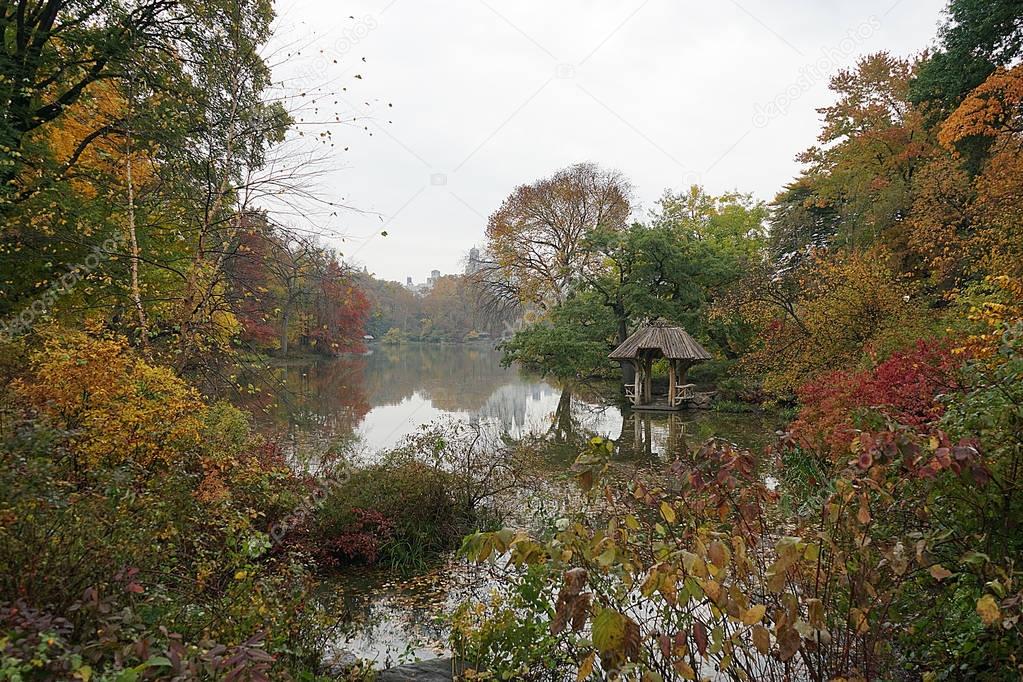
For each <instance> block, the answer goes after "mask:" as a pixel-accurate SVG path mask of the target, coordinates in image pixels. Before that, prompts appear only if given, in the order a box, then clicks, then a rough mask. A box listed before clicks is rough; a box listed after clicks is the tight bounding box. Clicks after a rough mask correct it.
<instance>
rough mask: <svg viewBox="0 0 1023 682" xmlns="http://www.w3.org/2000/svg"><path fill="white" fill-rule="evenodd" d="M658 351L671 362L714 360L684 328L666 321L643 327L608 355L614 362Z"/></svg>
mask: <svg viewBox="0 0 1023 682" xmlns="http://www.w3.org/2000/svg"><path fill="white" fill-rule="evenodd" d="M651 350H657V351H660V352H661V355H662V356H663V357H665V358H667V359H669V360H688V361H689V362H701V361H703V360H712V359H713V357H712V356H711V354H710V353H708V352H707V350H706V349H705V348H704V347H703V346H701V345H700V344H699V343H697V341H696V339H694V338H693V337H692V336H690V335H689V333H688V332H687V331H686V330H685V329H683V328H682V327H674V326H672V325H671V324H670V323H668V322H665V321H664V320H655V321H654V322H650V323H648V324H645V325H643V326H642V327H640V328H639V329H638V330H636V333H634V334H633V335H632V336H630V337H629V338H627V339H625V341H624V342H623V343H622V345H620V346H618V347H617V348H615V349H614V350H613V351H611V354H610V355H608V357H609V358H611V359H612V360H635V359H638V358H639V357H640V356H641V355H642V354H643V351H651Z"/></svg>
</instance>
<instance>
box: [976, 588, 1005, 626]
mask: <svg viewBox="0 0 1023 682" xmlns="http://www.w3.org/2000/svg"><path fill="white" fill-rule="evenodd" d="M977 615H978V616H980V620H981V621H982V622H983V623H984V625H994V624H995V623H997V622H999V621H1001V620H1002V612H1001V610H1000V609H999V608H998V602H996V601H995V598H994V597H992V596H991V595H990V594H985V595H984V596H983V597H981V598H980V599H978V600H977Z"/></svg>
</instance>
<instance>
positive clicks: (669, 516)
mask: <svg viewBox="0 0 1023 682" xmlns="http://www.w3.org/2000/svg"><path fill="white" fill-rule="evenodd" d="M661 516H663V517H664V520H665V521H667V522H668V523H675V519H676V516H675V510H674V508H672V506H671V505H670V504H668V503H667V502H661Z"/></svg>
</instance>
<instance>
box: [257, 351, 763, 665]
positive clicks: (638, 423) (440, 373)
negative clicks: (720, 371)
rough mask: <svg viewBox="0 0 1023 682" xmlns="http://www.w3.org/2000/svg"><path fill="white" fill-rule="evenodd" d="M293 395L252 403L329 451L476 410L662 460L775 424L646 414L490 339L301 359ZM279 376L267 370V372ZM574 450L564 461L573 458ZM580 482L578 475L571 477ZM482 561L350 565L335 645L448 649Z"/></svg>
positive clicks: (418, 651) (750, 442)
mask: <svg viewBox="0 0 1023 682" xmlns="http://www.w3.org/2000/svg"><path fill="white" fill-rule="evenodd" d="M270 373H271V376H272V380H273V381H276V382H277V383H278V384H279V388H283V389H284V390H283V391H280V390H279V391H278V393H279V394H281V395H282V396H283V397H282V398H279V399H274V400H272V401H269V400H268V401H266V402H259V400H254V401H253V402H252V403H251V404H250V405H249V407H250V408H251V409H253V410H254V411H255V412H256V413H257V414H259V415H260V420H261V421H262V422H263V425H264V426H265V427H267V428H269V429H272V430H273V431H274V432H276V433H280V434H284V437H285V438H286V439H287V442H288V444H289V445H290V447H291V449H292V450H293V451H294V452H302V453H313V454H312V456H311V457H309V458H308V460H305V461H306V463H307V464H310V465H313V464H315V461H316V459H317V453H322V452H325V451H326V450H327V449H329V448H337V447H338V445H339V444H342V445H343V446H344V447H345V448H346V449H354V450H355V451H357V452H360V453H362V455H363V456H364V457H365V458H367V459H373V458H375V457H376V456H378V455H379V453H380V452H381V451H385V450H387V449H389V448H392V447H394V446H396V445H398V444H400V443H401V442H402V440H403V439H404V438H406V437H407V436H408V435H410V434H412V433H414V432H415V431H416V430H417V429H419V428H421V427H423V426H424V425H426V424H430V423H431V422H435V421H438V420H445V419H458V420H467V421H470V422H474V423H479V424H481V425H483V426H484V427H485V428H487V429H488V430H492V431H493V432H495V433H504V434H507V435H509V436H511V437H513V438H522V437H524V436H541V437H542V436H547V435H549V436H550V437H551V439H552V440H559V441H565V440H568V441H570V440H572V438H571V437H572V436H578V435H585V436H590V435H601V436H604V437H608V438H612V439H615V440H616V441H618V442H619V451H618V452H617V453H616V457H620V458H623V459H640V460H647V461H649V462H650V463H651V464H653V465H655V466H656V465H657V463H658V462H660V461H664V460H669V461H670V460H671V459H673V458H674V455H675V452H676V451H678V450H679V449H680V448H685V447H687V446H693V445H697V444H699V443H700V442H702V441H703V440H705V439H706V438H708V437H710V436H720V437H723V438H727V439H729V440H731V441H733V442H736V443H739V444H740V445H745V446H748V447H759V446H761V445H763V444H765V443H766V442H767V441H768V440H769V438H770V434H771V433H772V429H771V428H770V426H769V425H768V424H767V423H766V422H765V421H764V420H763V419H761V418H759V417H757V416H751V415H726V414H718V413H715V412H711V411H689V412H681V413H676V414H662V415H654V416H647V415H636V414H634V413H631V412H630V411H628V410H624V411H623V410H622V409H621V408H620V407H619V405H618V397H617V395H615V391H616V387H613V386H611V387H603V388H597V389H594V388H578V387H576V388H575V389H574V390H572V391H568V390H566V389H565V388H564V387H562V386H559V385H557V384H555V383H554V382H551V381H547V380H544V379H543V378H541V377H538V376H535V375H531V374H529V373H526V372H523V371H521V370H519V369H517V368H514V367H513V368H504V367H502V366H501V363H500V353H499V352H497V351H495V350H493V349H492V348H489V347H486V346H475V345H474V346H468V345H467V346H434V345H406V346H400V347H394V346H374V347H373V348H372V350H371V352H370V353H368V354H366V355H359V356H346V357H342V358H333V359H322V360H309V361H296V362H292V363H289V364H286V365H283V366H277V367H274V368H272V369H271V370H270ZM263 378H264V380H265V379H266V378H267V377H266V373H264V376H263ZM571 456H572V453H568V454H566V455H562V457H563V459H562V460H560V461H559V462H552V463H554V464H561V465H562V466H555V467H554V468H555V469H561V470H563V469H567V464H569V463H570V462H571ZM548 485H549V488H550V491H544V490H537V491H530V493H533V494H534V497H536V498H538V499H542V498H543V497H544V496H545V495H548V496H549V495H559V493H558V492H557V491H561V493H564V491H565V490H566V485H567V484H566V482H565V481H564V480H560V479H557V480H551V481H550V482H549V483H545V484H540V485H539V486H538V487H548ZM569 487H570V486H569ZM480 571H481V569H479V568H475V567H468V566H466V565H465V564H464V563H461V562H459V561H458V560H456V559H454V558H450V559H449V560H447V561H445V562H442V563H441V564H439V565H438V566H436V567H435V568H434V569H432V570H430V571H429V572H427V573H424V574H422V575H419V576H415V577H413V578H411V579H399V578H397V577H396V576H394V575H393V574H391V573H389V572H388V571H386V570H382V569H365V570H358V571H350V572H348V574H347V575H346V576H345V577H344V578H343V579H339V580H337V581H336V582H334V583H332V584H330V585H328V586H327V589H326V590H325V595H324V596H325V599H326V601H327V603H329V604H330V607H329V608H330V610H331V611H332V612H336V613H337V614H338V617H339V618H340V619H342V620H344V621H347V622H349V623H350V625H349V626H348V627H346V628H344V630H343V631H342V633H341V634H339V635H338V638H337V640H336V641H335V642H334V643H333V644H332V645H331V649H332V651H331V652H330V653H331V654H333V655H340V656H344V655H349V656H351V655H354V656H358V657H360V658H369V659H373V660H374V661H376V664H377V665H378V666H379V667H384V666H386V665H391V664H394V663H397V662H404V661H407V660H413V659H415V658H431V657H434V656H438V655H442V654H444V653H445V651H444V647H443V641H444V639H445V637H446V628H445V625H444V622H443V618H442V614H443V613H445V612H450V610H452V609H453V608H454V607H455V606H456V605H457V604H458V603H459V602H460V601H462V600H464V599H466V598H467V597H468V596H469V595H472V594H481V593H483V592H485V591H486V589H487V586H488V585H489V584H490V581H489V578H488V576H486V575H484V574H481V572H480Z"/></svg>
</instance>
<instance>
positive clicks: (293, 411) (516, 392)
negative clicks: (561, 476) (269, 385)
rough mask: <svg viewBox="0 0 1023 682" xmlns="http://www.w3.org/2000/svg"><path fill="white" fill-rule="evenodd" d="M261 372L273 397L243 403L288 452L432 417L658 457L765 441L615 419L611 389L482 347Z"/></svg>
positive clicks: (736, 424) (389, 352)
mask: <svg viewBox="0 0 1023 682" xmlns="http://www.w3.org/2000/svg"><path fill="white" fill-rule="evenodd" d="M263 375H264V376H263V377H262V379H263V381H264V383H265V382H266V381H271V382H273V383H274V384H276V387H277V390H276V391H275V393H276V394H277V397H275V398H273V399H269V398H267V399H266V400H265V401H260V400H259V399H258V398H256V399H252V400H250V401H248V406H249V407H250V409H252V410H253V411H254V412H256V414H257V415H258V417H259V420H260V421H261V422H262V423H263V425H264V426H265V427H267V428H270V429H272V430H274V431H276V432H277V433H281V434H286V437H287V439H288V440H289V441H290V443H291V445H292V446H293V447H294V448H295V450H296V451H305V452H310V451H313V452H315V451H316V449H317V448H322V447H326V446H327V445H328V444H329V443H331V442H338V441H343V442H344V443H345V444H346V446H348V447H351V448H354V449H356V450H358V451H361V452H362V453H364V454H365V455H368V456H372V455H374V454H377V453H379V452H381V451H383V450H387V449H389V448H392V447H394V446H396V445H398V444H399V443H400V442H401V441H402V439H404V438H405V437H406V436H408V435H409V434H411V433H413V432H415V431H416V430H417V429H419V428H420V427H422V426H423V425H425V424H429V423H431V422H434V421H437V420H441V419H464V420H469V421H472V422H475V423H480V424H483V425H485V426H487V427H488V428H491V429H494V430H498V431H501V432H503V433H506V434H508V435H510V436H511V437H513V438H522V437H523V436H526V435H534V436H537V435H542V434H544V433H547V432H551V431H556V430H558V429H561V430H562V432H563V433H562V434H561V435H563V436H567V435H570V433H569V432H575V431H580V430H581V431H585V432H587V433H593V434H596V435H601V436H604V437H607V438H613V439H615V440H619V441H621V442H622V444H623V446H625V447H627V448H628V449H629V450H630V451H633V452H636V453H637V454H649V455H657V456H662V457H669V456H671V455H672V454H673V449H674V448H677V447H679V446H680V442H679V438H683V437H684V438H686V439H688V440H689V441H694V440H696V441H702V440H703V439H705V438H706V437H709V436H711V435H717V436H721V437H724V438H728V439H729V440H733V441H734V442H737V443H739V444H741V445H748V446H751V447H753V446H758V445H761V444H763V443H764V442H765V440H766V436H765V430H764V427H763V423H762V420H761V419H759V418H757V417H755V416H751V415H745V414H742V415H730V414H719V413H715V412H710V411H699V410H694V411H688V412H681V413H675V414H653V415H651V414H642V415H637V414H635V413H632V412H631V411H630V410H625V411H624V412H625V413H624V414H623V410H622V408H621V407H620V405H619V396H618V394H617V387H615V386H600V387H596V388H594V387H583V388H580V387H576V388H575V389H574V390H573V391H571V392H569V391H566V390H565V389H564V387H561V386H558V385H556V384H555V383H554V382H551V381H547V380H545V379H543V378H542V377H539V376H537V375H534V374H530V373H528V372H525V371H523V370H521V369H519V368H516V367H510V368H506V367H502V366H501V354H500V352H498V351H496V350H494V349H493V348H490V347H487V346H483V345H461V346H442V345H430V344H408V345H403V346H380V345H374V346H373V347H372V350H371V351H370V352H369V353H367V354H365V355H349V356H344V357H340V358H325V359H310V360H303V361H293V362H289V363H287V364H283V365H276V366H273V367H272V368H271V369H270V370H269V372H264V373H263Z"/></svg>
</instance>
